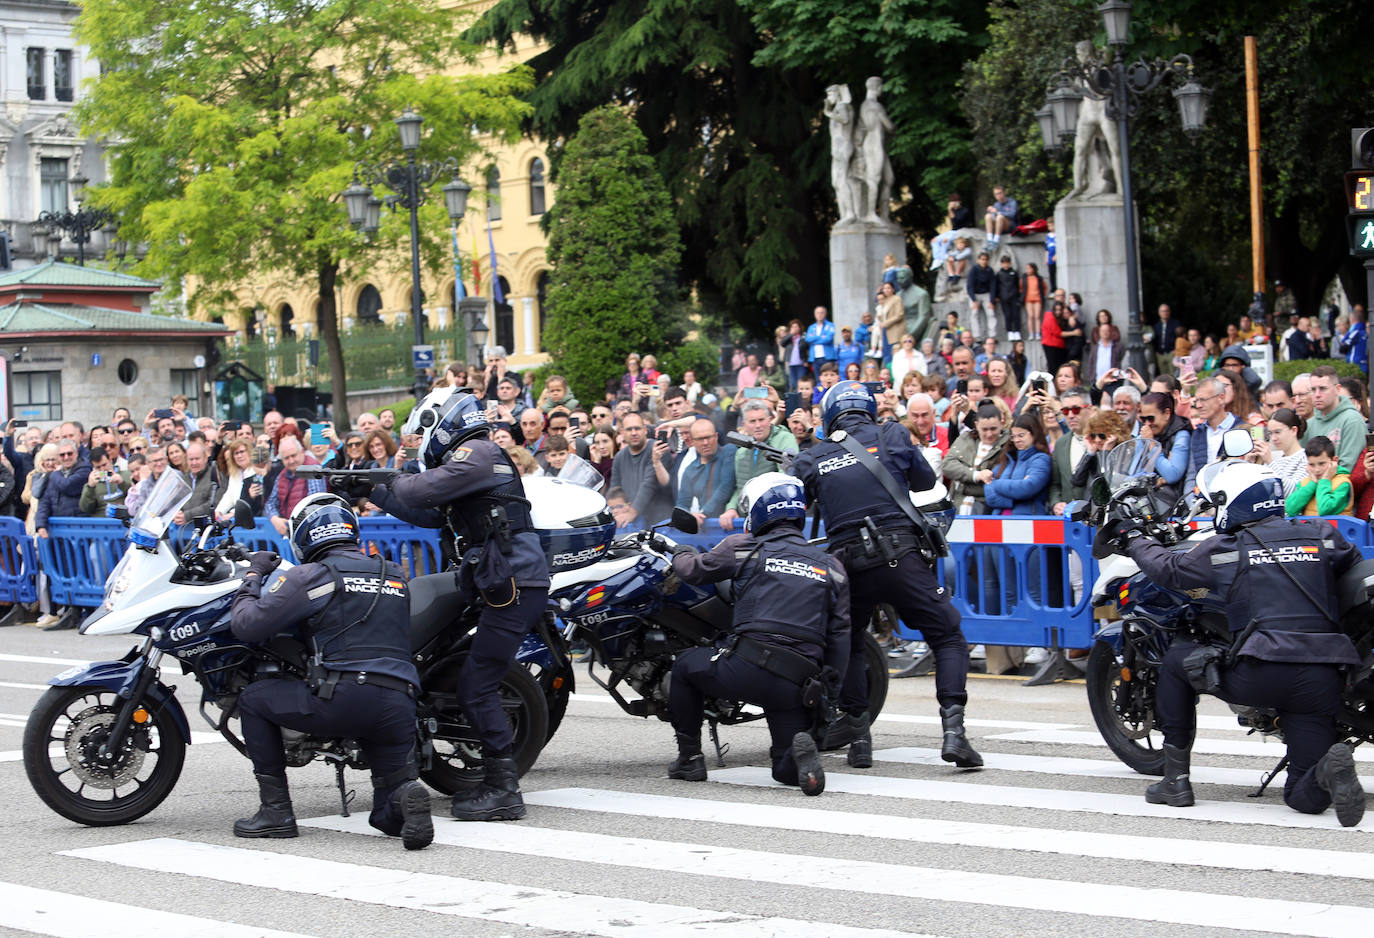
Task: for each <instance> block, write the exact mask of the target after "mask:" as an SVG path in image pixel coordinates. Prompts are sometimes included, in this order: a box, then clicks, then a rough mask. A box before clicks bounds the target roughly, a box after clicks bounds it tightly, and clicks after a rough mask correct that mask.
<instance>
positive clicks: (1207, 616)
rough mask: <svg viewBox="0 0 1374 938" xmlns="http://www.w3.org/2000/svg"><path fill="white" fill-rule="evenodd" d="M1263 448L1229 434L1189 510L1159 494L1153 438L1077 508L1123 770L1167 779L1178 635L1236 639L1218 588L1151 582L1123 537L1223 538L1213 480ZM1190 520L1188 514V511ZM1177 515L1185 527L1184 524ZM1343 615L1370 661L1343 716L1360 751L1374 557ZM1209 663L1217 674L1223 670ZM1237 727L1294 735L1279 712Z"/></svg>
mask: <svg viewBox="0 0 1374 938" xmlns="http://www.w3.org/2000/svg"><path fill="white" fill-rule="evenodd" d="M1253 446H1254V443H1253V441H1252V439H1251V437H1250V434H1249V432H1248V431H1247V430H1244V429H1236V430H1230V431H1227V432H1226V433H1225V434H1224V435H1223V437H1222V453H1223V456H1222V457H1221V458H1220V459H1218V460H1216V461H1214V462H1211V463H1208V464H1207V465H1206V466H1204V467H1203V468H1202V470H1201V471H1200V472H1199V473H1198V478H1197V490H1196V491H1195V492H1193V493H1188V494H1185V495H1184V496H1183V497H1182V498H1181V499H1180V500H1179V503H1178V505H1175V506H1169V505H1161V504H1160V503H1159V502H1158V500H1157V498H1156V497H1155V495H1154V489H1155V485H1156V479H1157V476H1156V474H1155V472H1154V464H1155V461H1156V459H1157V458H1158V457H1159V455H1160V453H1161V450H1160V447H1159V444H1158V443H1156V442H1154V441H1153V440H1143V439H1133V440H1128V441H1126V442H1124V443H1121V444H1119V445H1118V446H1116V447H1115V448H1114V449H1112V450H1111V452H1110V453H1108V454H1107V457H1106V460H1105V464H1104V465H1103V466H1102V470H1103V475H1102V477H1101V478H1100V479H1098V480H1096V481H1095V482H1094V483H1093V486H1092V491H1091V493H1090V495H1091V498H1090V501H1088V502H1075V503H1074V504H1073V505H1071V506H1070V507H1069V509H1068V511H1067V512H1066V513H1067V514H1068V515H1069V517H1070V518H1071V519H1072V520H1075V521H1086V522H1088V523H1089V524H1092V525H1093V526H1094V527H1096V528H1097V529H1098V530H1097V534H1096V536H1095V537H1094V541H1093V556H1094V557H1095V558H1096V559H1097V560H1098V561H1099V574H1098V577H1097V580H1096V581H1095V582H1094V583H1093V587H1092V600H1091V602H1092V607H1093V611H1094V614H1095V616H1096V617H1097V619H1098V621H1099V622H1103V621H1105V624H1104V625H1103V626H1102V627H1101V628H1100V629H1099V630H1098V631H1097V633H1096V634H1095V635H1094V636H1093V647H1092V651H1091V652H1090V653H1089V655H1088V664H1087V672H1086V674H1085V677H1086V679H1087V681H1086V683H1087V692H1088V706H1089V709H1090V710H1091V711H1092V715H1093V722H1094V723H1095V724H1096V725H1097V729H1098V732H1100V733H1101V734H1102V739H1103V741H1104V742H1106V744H1107V746H1108V747H1110V749H1111V750H1112V752H1113V753H1114V754H1115V755H1116V756H1117V758H1119V759H1120V760H1121V761H1122V762H1123V763H1125V764H1126V765H1128V766H1130V767H1131V768H1132V769H1134V770H1135V771H1137V772H1139V773H1141V774H1142V775H1162V774H1163V773H1164V751H1163V748H1162V736H1161V734H1159V733H1158V732H1157V730H1156V725H1155V687H1156V681H1157V680H1158V675H1159V668H1160V666H1161V664H1162V662H1163V660H1164V654H1165V652H1167V651H1168V649H1169V646H1170V645H1171V644H1172V643H1173V642H1174V641H1175V640H1180V639H1182V640H1186V641H1190V642H1194V643H1197V644H1199V645H1203V646H1210V647H1213V648H1216V649H1217V650H1218V651H1220V652H1225V651H1227V650H1229V649H1230V648H1231V646H1232V641H1233V639H1234V635H1233V634H1232V632H1231V629H1230V625H1229V623H1228V621H1227V618H1226V608H1225V597H1224V596H1221V595H1218V594H1215V593H1212V592H1210V591H1207V590H1186V591H1180V590H1173V589H1166V588H1164V587H1162V586H1159V585H1157V584H1155V583H1152V582H1151V581H1150V579H1149V578H1148V577H1147V576H1145V575H1144V574H1143V573H1142V572H1141V571H1140V568H1139V567H1138V566H1137V565H1136V563H1135V562H1134V561H1132V560H1131V558H1130V557H1129V556H1127V555H1126V554H1125V552H1124V551H1122V550H1121V549H1120V541H1119V539H1118V535H1119V533H1120V531H1121V530H1122V528H1124V527H1126V526H1133V527H1137V528H1139V529H1140V530H1142V531H1143V532H1144V533H1145V534H1147V535H1148V536H1149V537H1152V538H1154V539H1155V540H1156V541H1158V542H1159V543H1160V544H1162V545H1164V546H1165V547H1166V548H1168V549H1169V550H1176V551H1180V552H1187V551H1189V550H1192V549H1193V548H1194V547H1196V546H1197V545H1198V544H1199V543H1201V542H1202V541H1204V540H1206V539H1208V538H1211V537H1214V536H1215V531H1214V530H1213V529H1212V527H1211V526H1210V524H1208V523H1207V522H1205V521H1203V522H1199V521H1198V520H1197V519H1198V517H1199V515H1201V514H1202V513H1204V512H1206V511H1209V510H1211V509H1215V508H1217V507H1219V506H1220V505H1221V504H1223V503H1224V499H1225V493H1224V492H1221V491H1219V490H1216V489H1215V488H1214V487H1213V482H1214V481H1215V480H1216V479H1217V478H1218V476H1219V475H1220V473H1221V471H1222V470H1223V469H1225V468H1226V467H1227V466H1229V465H1232V464H1234V463H1235V462H1236V461H1237V460H1240V459H1242V458H1243V457H1244V456H1246V455H1248V454H1249V453H1250V451H1251V450H1252V449H1253ZM1185 504H1186V505H1187V510H1186V513H1183V517H1182V518H1181V519H1179V518H1177V515H1178V514H1179V513H1180V512H1179V509H1181V508H1182V507H1183V506H1184V505H1185ZM1175 519H1177V520H1175ZM1337 590H1338V594H1339V595H1340V597H1341V603H1340V619H1341V623H1342V626H1343V628H1344V629H1345V631H1346V633H1347V634H1348V635H1349V636H1350V638H1351V639H1352V641H1354V643H1355V646H1356V648H1357V649H1358V651H1359V653H1360V655H1361V656H1362V657H1363V659H1364V664H1363V666H1362V667H1361V668H1360V669H1358V670H1357V671H1356V672H1355V673H1352V674H1351V675H1350V676H1349V679H1348V681H1347V686H1346V690H1345V693H1344V695H1343V697H1342V706H1341V712H1340V713H1339V714H1338V716H1337V723H1338V733H1339V734H1340V735H1341V737H1342V738H1343V739H1344V740H1348V741H1349V742H1350V743H1351V744H1352V745H1358V743H1360V742H1364V741H1374V679H1372V678H1371V668H1374V654H1372V653H1371V645H1372V644H1374V560H1366V561H1364V562H1362V563H1359V564H1356V565H1355V567H1354V568H1352V569H1351V570H1350V571H1348V572H1347V573H1346V574H1345V575H1344V576H1342V577H1341V578H1340V579H1339V580H1338V582H1337ZM1209 667H1216V664H1215V663H1213V664H1211V665H1209ZM1230 706H1231V710H1232V711H1233V712H1234V713H1235V714H1236V719H1237V723H1238V724H1239V725H1240V726H1241V727H1243V728H1245V729H1247V730H1249V732H1250V733H1259V734H1261V735H1262V736H1264V737H1273V738H1275V739H1277V740H1282V738H1283V728H1282V727H1281V726H1280V725H1279V722H1278V715H1277V714H1276V713H1275V712H1274V711H1272V710H1266V709H1263V708H1258V707H1248V706H1241V705H1236V704H1232V705H1230ZM1286 767H1287V759H1286V758H1284V759H1283V760H1282V761H1281V762H1280V763H1279V764H1278V766H1277V767H1276V768H1275V769H1274V770H1273V771H1272V772H1269V773H1267V774H1266V775H1265V776H1264V777H1263V779H1262V780H1261V783H1260V786H1259V789H1258V790H1257V791H1256V792H1254V793H1253V796H1254V797H1258V796H1259V795H1261V794H1262V793H1263V792H1264V790H1265V788H1267V787H1268V785H1269V784H1270V782H1272V781H1273V780H1274V778H1276V777H1277V776H1278V775H1279V773H1280V772H1282V771H1283V769H1285V768H1286Z"/></svg>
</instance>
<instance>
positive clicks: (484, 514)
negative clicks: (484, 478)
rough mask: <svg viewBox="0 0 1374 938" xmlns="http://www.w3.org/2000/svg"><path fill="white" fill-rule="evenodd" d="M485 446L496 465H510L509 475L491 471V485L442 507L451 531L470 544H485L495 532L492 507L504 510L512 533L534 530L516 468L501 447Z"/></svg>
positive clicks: (494, 445)
mask: <svg viewBox="0 0 1374 938" xmlns="http://www.w3.org/2000/svg"><path fill="white" fill-rule="evenodd" d="M481 442H485V441H474V442H473V443H472V444H470V445H474V446H475V445H479V444H480V443H481ZM489 445H490V446H491V447H492V448H493V449H495V450H496V451H497V453H498V455H497V457H496V459H497V461H498V464H500V463H505V465H507V466H509V467H510V470H511V471H510V474H509V475H501V474H493V475H492V479H491V488H488V489H486V490H484V491H481V492H475V493H473V494H470V495H465V496H463V497H462V498H460V499H458V500H457V501H453V502H450V503H449V504H448V505H446V506H445V511H446V515H447V517H448V523H449V526H450V527H451V528H453V533H454V534H456V535H457V536H458V537H460V538H462V539H463V540H464V541H466V542H467V543H468V545H469V546H474V547H475V546H479V545H481V544H485V543H486V542H487V540H489V539H490V538H491V537H492V536H493V535H496V534H497V533H498V531H497V529H496V526H495V524H494V521H493V516H492V509H495V508H500V509H503V510H504V512H505V517H506V522H507V524H508V525H509V530H510V534H511V535H512V536H514V535H516V534H522V533H524V532H526V531H533V530H534V522H533V521H532V520H531V519H530V503H529V500H528V499H527V498H525V487H524V485H522V484H521V482H520V472H519V470H518V469H516V468H515V464H514V463H512V462H511V459H510V457H509V456H507V455H506V452H505V450H502V449H501V447H499V446H497V445H496V444H495V443H490V444H489Z"/></svg>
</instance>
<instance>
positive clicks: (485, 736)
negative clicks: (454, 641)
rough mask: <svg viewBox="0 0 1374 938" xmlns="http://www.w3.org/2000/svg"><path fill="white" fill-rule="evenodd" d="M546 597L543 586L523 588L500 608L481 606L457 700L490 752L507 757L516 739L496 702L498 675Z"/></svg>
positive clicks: (507, 665) (535, 619) (508, 663)
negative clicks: (508, 602)
mask: <svg viewBox="0 0 1374 938" xmlns="http://www.w3.org/2000/svg"><path fill="white" fill-rule="evenodd" d="M548 600H549V590H548V588H547V587H530V586H522V587H520V589H519V592H518V596H517V598H516V600H515V602H513V603H511V604H510V605H509V606H502V607H500V608H497V607H494V606H486V607H485V608H483V609H482V612H481V614H480V615H479V616H478V617H477V632H476V634H475V635H474V636H473V639H472V649H471V651H470V653H469V654H468V658H467V661H465V662H463V668H462V670H461V671H460V672H459V674H458V702H459V703H460V704H461V705H462V707H463V712H464V713H466V714H467V717H468V720H470V721H471V722H472V728H473V729H474V730H476V732H477V737H478V739H480V740H481V741H482V746H483V748H484V749H485V750H486V751H488V752H490V753H491V754H492V755H498V756H508V755H510V750H511V746H512V744H513V743H514V741H515V734H514V733H513V732H512V730H511V725H510V720H509V719H508V718H507V717H506V711H505V710H504V709H503V708H502V706H501V679H502V678H503V677H505V676H506V671H507V670H508V669H509V668H510V666H511V662H512V661H514V660H515V653H516V652H517V651H519V650H520V643H521V642H523V641H524V640H525V636H526V635H527V634H529V632H530V630H532V629H533V628H534V627H535V626H536V625H538V624H539V617H540V616H541V615H543V614H544V607H545V605H546V604H547V603H548Z"/></svg>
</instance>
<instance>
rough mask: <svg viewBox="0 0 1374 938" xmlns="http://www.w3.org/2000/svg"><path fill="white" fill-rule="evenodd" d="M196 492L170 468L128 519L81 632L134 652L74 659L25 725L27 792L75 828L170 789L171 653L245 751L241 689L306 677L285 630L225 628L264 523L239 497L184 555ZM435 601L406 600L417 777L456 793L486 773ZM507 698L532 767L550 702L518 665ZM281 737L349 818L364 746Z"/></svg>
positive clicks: (98, 823)
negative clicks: (414, 685)
mask: <svg viewBox="0 0 1374 938" xmlns="http://www.w3.org/2000/svg"><path fill="white" fill-rule="evenodd" d="M190 496H191V487H190V485H189V484H188V483H187V481H186V479H185V477H184V476H183V475H182V474H181V473H180V472H178V471H176V470H174V469H169V470H168V471H167V472H165V473H163V475H162V478H161V479H159V480H158V482H157V484H156V485H155V486H154V487H153V490H152V492H151V493H150V494H149V497H148V500H147V501H146V502H145V503H144V505H143V507H142V508H141V509H140V511H139V512H138V514H137V515H135V517H134V518H133V519H132V520H131V521H130V522H129V532H128V540H129V546H128V547H127V548H126V550H125V553H124V556H123V558H121V560H120V561H119V563H118V565H117V566H116V567H115V569H114V570H113V571H112V572H111V574H110V576H109V577H108V578H107V579H106V582H105V595H104V599H103V601H102V603H101V605H100V607H99V608H98V609H96V610H95V612H93V613H92V614H91V615H90V616H88V617H87V618H86V620H85V621H84V622H83V623H82V625H81V627H80V631H81V633H82V634H84V635H124V634H131V635H136V636H139V637H140V642H139V644H138V645H136V646H134V647H133V648H132V649H131V650H130V651H129V652H128V653H127V654H126V655H124V657H123V658H121V659H119V660H118V661H98V662H92V663H89V664H84V665H77V666H75V667H73V668H70V669H68V670H66V671H64V672H62V673H61V674H58V675H56V676H55V677H53V678H52V679H51V681H50V682H49V683H50V684H51V685H52V686H51V687H50V688H49V689H48V690H47V691H46V692H45V693H44V694H43V696H42V697H41V698H40V699H39V701H38V703H37V704H36V705H35V706H34V708H33V711H32V712H31V713H30V715H29V719H28V723H27V725H26V726H25V730H24V742H23V756H24V768H25V770H26V772H27V774H28V777H29V782H30V784H31V785H32V786H33V788H34V791H35V792H37V793H38V796H39V797H40V798H41V799H42V800H43V801H44V803H45V804H47V805H48V807H50V808H52V810H54V811H55V812H57V813H58V814H60V815H62V816H63V817H65V818H68V819H70V820H72V821H76V822H77V823H80V824H86V825H90V826H95V827H103V826H110V825H116V824H126V823H128V822H130V821H133V820H136V819H138V818H140V817H142V816H143V815H145V814H147V813H148V812H150V811H152V810H153V809H154V808H156V807H157V806H158V805H159V804H161V803H162V801H163V800H164V799H165V798H166V797H167V796H168V795H169V794H170V793H171V791H172V789H173V787H175V785H176V782H177V779H178V777H179V776H180V774H181V770H182V766H183V763H184V761H185V758H186V746H187V745H188V744H190V742H191V727H190V723H189V722H188V720H187V717H186V712H185V710H184V709H183V707H182V704H181V702H180V701H179V700H178V698H177V695H176V691H175V690H174V689H173V688H172V687H170V686H168V685H167V684H166V683H164V682H163V681H162V680H161V674H162V672H161V666H162V664H163V659H164V658H167V657H169V656H170V657H171V658H172V659H174V660H175V661H176V662H177V663H178V664H179V665H180V666H181V670H182V673H183V674H190V675H192V676H193V677H194V678H195V680H196V681H197V682H198V683H199V684H200V685H201V699H200V702H199V711H200V715H201V716H202V717H203V718H204V719H205V721H206V723H208V724H209V725H210V727H211V728H212V729H213V730H215V731H216V732H218V733H220V734H221V735H222V736H223V737H224V738H225V739H226V740H227V741H228V742H229V743H230V744H231V745H232V746H233V747H234V748H235V749H237V750H238V751H239V753H240V754H243V753H244V745H243V741H242V739H241V738H240V737H239V735H238V734H237V733H236V732H235V728H234V724H233V721H234V720H235V718H236V714H237V706H238V695H239V693H240V692H241V691H242V690H243V689H244V688H245V687H246V686H247V685H248V684H249V683H250V682H252V681H255V680H271V679H280V678H289V679H294V680H306V679H307V671H308V664H309V656H308V650H307V646H306V644H305V643H304V642H303V641H302V640H301V639H299V638H298V637H296V636H294V635H287V634H282V635H278V636H276V637H275V638H273V639H272V640H271V641H270V642H267V643H265V644H262V645H249V644H245V643H243V642H240V641H239V640H238V639H236V638H235V637H234V635H233V633H232V632H231V631H230V627H229V618H230V606H231V604H232V602H233V597H234V593H235V592H236V591H237V590H238V587H239V585H240V583H242V581H243V576H244V573H245V572H246V571H247V569H248V559H249V556H250V551H249V549H248V548H247V547H246V546H245V545H242V544H239V543H236V542H235V540H234V537H233V532H234V531H235V530H241V529H251V528H253V527H254V524H255V522H254V518H253V515H252V512H251V510H250V509H249V507H248V505H247V503H245V502H239V503H238V505H237V506H236V508H235V512H234V517H233V519H232V520H229V521H211V520H209V519H205V520H203V521H200V522H198V527H197V531H196V534H195V536H194V537H192V538H188V539H187V541H186V543H185V546H184V548H183V549H182V550H181V551H180V552H178V551H177V550H176V549H174V547H173V543H172V540H171V529H172V522H173V518H174V517H175V515H176V513H177V512H178V511H179V510H180V508H181V506H182V505H184V504H185V503H186V501H187V500H188V499H189V498H190ZM289 566H290V563H289V562H288V561H286V560H283V561H282V567H289ZM280 575H281V574H280V572H278V573H276V574H274V575H272V576H269V579H275V577H279V576H280ZM450 579H451V577H450ZM268 588H269V589H270V586H269V587H268ZM432 599H433V597H432V596H431V595H430V594H429V593H427V592H426V591H425V590H424V589H421V590H419V591H412V594H411V635H412V642H413V647H414V649H415V653H414V658H415V663H416V666H417V668H418V669H419V671H420V675H421V680H422V682H423V688H424V690H423V692H422V693H421V695H420V697H419V699H418V701H417V715H418V718H417V726H416V735H417V753H418V754H419V761H420V765H421V771H420V775H421V778H423V779H424V780H425V782H426V783H427V784H429V785H430V786H431V787H432V788H434V789H436V790H438V791H440V792H443V793H445V794H452V793H454V792H456V791H458V790H459V789H462V788H465V787H467V786H469V785H470V784H472V783H473V782H475V781H477V780H479V779H480V778H481V777H482V765H481V748H480V743H479V742H478V740H477V737H476V735H475V734H474V733H473V732H472V731H471V729H470V728H469V726H468V723H467V719H466V717H465V716H464V715H463V713H462V711H461V709H460V708H459V706H458V702H457V695H456V694H455V693H454V691H453V686H454V681H455V678H456V675H457V674H458V671H459V668H460V667H461V666H462V663H463V658H464V655H465V650H464V649H465V642H464V640H463V639H464V636H463V633H462V631H461V630H459V629H456V628H450V626H451V625H453V616H452V613H451V611H450V610H449V609H448V608H447V607H446V606H445V605H443V604H440V605H438V606H437V607H436V605H435V604H434V603H433V602H432ZM501 694H502V699H503V703H505V704H506V711H507V716H508V717H509V718H510V720H511V723H512V726H513V728H514V729H515V758H516V760H517V762H518V764H519V766H520V770H521V772H524V771H525V770H526V769H528V768H529V766H530V765H532V764H533V763H534V761H535V759H536V758H537V757H538V755H539V752H540V751H541V750H542V749H543V745H544V742H545V739H546V724H547V713H546V709H545V706H544V700H543V694H542V693H541V691H540V688H539V686H538V684H537V683H536V682H535V681H534V679H533V678H531V677H530V676H529V674H528V673H527V672H526V671H524V670H523V669H520V668H512V669H510V671H509V672H508V673H507V676H506V678H505V679H504V680H503V682H502V685H501ZM283 739H284V741H285V744H286V760H287V764H288V765H291V766H297V767H300V766H305V765H309V764H310V763H311V762H312V761H315V760H320V761H323V762H325V763H326V764H330V765H333V766H334V769H335V773H336V781H337V784H338V786H339V795H340V799H341V802H342V808H343V811H342V813H343V814H344V815H347V814H348V813H349V811H348V805H349V800H350V797H351V793H349V792H348V790H347V789H346V787H345V785H344V770H345V769H346V768H351V769H356V770H366V769H367V768H368V766H367V764H366V762H365V761H364V759H363V756H362V753H361V750H360V748H359V746H358V744H357V742H356V741H355V740H352V739H333V738H320V737H314V736H309V735H307V734H304V733H300V732H296V731H293V730H283Z"/></svg>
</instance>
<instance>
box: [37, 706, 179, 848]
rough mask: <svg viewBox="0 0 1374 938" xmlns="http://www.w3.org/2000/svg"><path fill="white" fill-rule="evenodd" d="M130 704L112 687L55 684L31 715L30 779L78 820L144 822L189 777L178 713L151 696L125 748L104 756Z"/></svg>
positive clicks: (45, 796)
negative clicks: (183, 775)
mask: <svg viewBox="0 0 1374 938" xmlns="http://www.w3.org/2000/svg"><path fill="white" fill-rule="evenodd" d="M123 705H124V701H123V699H122V698H121V697H120V696H119V695H118V694H117V693H116V692H115V691H112V690H109V689H108V688H105V687H50V688H48V690H47V691H46V692H45V693H44V694H43V696H42V697H40V698H39V700H38V703H37V704H36V705H35V706H34V708H33V712H32V713H30V714H29V721H28V724H27V725H26V726H25V727H24V750H23V751H24V770H25V772H27V773H28V776H29V784H31V785H32V786H33V790H34V791H35V792H37V793H38V797H39V798H42V799H43V803H44V804H46V805H47V806H48V807H50V808H52V809H53V810H54V811H56V812H57V813H58V814H60V815H62V816H63V817H64V818H67V819H68V820H70V821H75V822H76V823H78V824H86V825H89V826H91V827H109V826H113V825H116V824H127V823H129V822H130V821H133V820H137V819H138V818H141V817H143V815H145V814H147V813H148V812H149V811H151V810H153V809H154V808H156V807H157V806H158V805H160V804H162V802H163V800H164V799H165V798H166V797H167V796H168V795H169V794H171V791H172V788H173V787H174V786H175V785H176V783H177V779H178V778H179V777H180V776H181V767H182V765H183V763H184V762H185V760H186V744H187V740H186V739H184V738H183V737H182V735H181V729H180V728H179V727H178V726H177V724H176V721H175V720H174V719H173V718H172V715H171V714H170V713H169V712H168V711H167V710H166V709H165V708H163V707H159V706H158V705H156V704H154V703H153V702H152V701H150V700H147V699H144V700H143V701H142V702H141V704H140V706H139V708H138V709H137V710H135V711H134V726H133V728H132V729H131V731H130V732H129V734H128V736H127V738H126V740H125V742H124V745H123V746H122V747H121V748H120V750H119V751H118V752H116V753H115V754H114V755H113V757H112V758H108V759H102V758H101V757H100V755H99V750H100V747H101V744H103V743H104V742H105V740H106V739H108V738H109V735H110V729H111V728H112V727H113V726H114V723H115V720H116V718H117V717H118V715H119V711H120V709H121V708H122V707H123Z"/></svg>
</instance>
